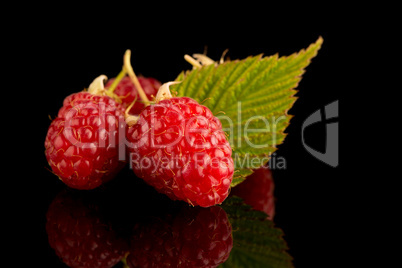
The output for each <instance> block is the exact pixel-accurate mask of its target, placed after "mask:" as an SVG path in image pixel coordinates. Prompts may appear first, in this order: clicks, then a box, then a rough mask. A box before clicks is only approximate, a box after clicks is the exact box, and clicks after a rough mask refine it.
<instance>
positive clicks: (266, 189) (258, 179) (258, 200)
mask: <svg viewBox="0 0 402 268" xmlns="http://www.w3.org/2000/svg"><path fill="white" fill-rule="evenodd" d="M231 194H233V195H237V196H238V197H241V198H242V199H243V200H244V202H245V203H246V204H248V205H250V206H252V207H253V208H254V209H255V210H259V211H263V212H265V213H266V214H267V215H268V219H270V220H272V219H273V218H274V214H275V198H274V181H273V179H272V172H271V170H270V169H269V168H268V167H260V168H259V169H257V170H255V171H254V173H253V174H251V175H250V176H248V177H247V178H246V180H245V181H244V182H242V183H240V184H239V185H237V186H236V187H234V188H233V189H232V192H231Z"/></svg>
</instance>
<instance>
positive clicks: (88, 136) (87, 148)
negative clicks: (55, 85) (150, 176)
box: [45, 92, 124, 189]
mask: <svg viewBox="0 0 402 268" xmlns="http://www.w3.org/2000/svg"><path fill="white" fill-rule="evenodd" d="M123 120H124V109H123V107H122V106H121V105H120V104H118V103H117V102H116V101H114V100H113V99H112V98H110V97H108V96H101V95H95V94H92V93H89V92H80V93H75V94H72V95H70V96H68V97H67V98H65V99H64V103H63V107H62V108H61V109H60V110H59V113H58V117H57V118H56V119H54V120H53V122H52V123H51V124H50V127H49V129H48V132H47V136H46V140H45V148H46V151H45V154H46V158H47V161H48V163H49V165H50V167H51V168H52V171H53V173H54V174H56V175H57V176H58V177H59V178H60V180H62V181H63V182H64V183H65V184H66V185H68V186H70V187H72V188H76V189H93V188H96V187H98V186H99V185H101V184H102V183H104V182H106V181H108V180H110V179H111V178H112V177H113V175H114V174H115V173H116V172H117V170H118V169H119V168H121V167H122V165H123V164H122V163H121V162H119V161H118V158H119V156H118V148H119V135H118V132H119V127H120V125H119V124H120V122H122V121H123Z"/></svg>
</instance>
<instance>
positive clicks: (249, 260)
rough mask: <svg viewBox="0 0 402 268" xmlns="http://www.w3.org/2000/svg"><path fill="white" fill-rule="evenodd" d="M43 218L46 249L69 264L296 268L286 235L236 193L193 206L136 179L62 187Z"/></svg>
mask: <svg viewBox="0 0 402 268" xmlns="http://www.w3.org/2000/svg"><path fill="white" fill-rule="evenodd" d="M46 216H47V223H46V231H47V235H48V241H49V245H50V247H51V248H52V249H53V251H54V252H55V254H56V255H57V256H58V257H59V259H60V260H61V261H62V262H63V263H64V264H65V265H67V266H69V267H92V268H95V267H217V266H219V267H221V266H222V267H293V265H292V262H291V257H290V256H289V255H288V254H287V252H286V250H287V246H286V243H285V241H284V240H283V239H282V236H283V233H282V231H281V230H279V229H277V228H275V227H274V224H273V222H272V221H269V220H267V215H266V214H265V213H263V212H260V211H255V210H253V209H252V208H251V207H250V206H248V205H246V204H245V203H244V202H243V201H242V199H240V198H238V197H235V196H231V197H229V198H228V199H227V200H226V201H225V202H224V203H223V204H222V205H221V206H214V207H210V208H200V207H191V206H189V205H188V204H187V203H184V202H180V201H171V200H169V199H168V198H167V197H165V196H164V195H161V194H158V193H156V192H155V191H154V190H153V189H152V188H151V187H149V186H147V185H145V184H144V183H142V182H141V181H137V180H135V178H134V179H133V180H130V181H129V182H128V184H127V183H126V182H125V181H123V182H122V183H121V182H118V183H115V184H112V185H107V187H104V188H102V189H99V190H95V191H85V192H82V191H76V190H69V189H65V190H63V191H62V192H61V193H59V194H58V195H57V196H56V197H55V198H54V200H53V201H52V202H51V204H50V205H49V208H48V212H47V215H46Z"/></svg>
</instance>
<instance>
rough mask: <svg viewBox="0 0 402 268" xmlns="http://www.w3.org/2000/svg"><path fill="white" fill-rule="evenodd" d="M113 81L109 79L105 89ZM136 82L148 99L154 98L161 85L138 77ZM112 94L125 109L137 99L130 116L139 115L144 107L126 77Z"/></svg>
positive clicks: (156, 81)
mask: <svg viewBox="0 0 402 268" xmlns="http://www.w3.org/2000/svg"><path fill="white" fill-rule="evenodd" d="M114 80H115V78H112V79H109V80H108V82H107V83H106V86H105V87H106V88H109V87H110V86H111V84H112V83H113V81H114ZM138 81H139V82H140V85H141V87H142V89H143V90H144V92H145V94H146V95H147V97H148V99H152V98H151V97H152V96H156V93H157V92H158V89H159V87H160V86H161V83H160V82H159V81H158V80H156V79H154V78H146V77H143V76H139V77H138ZM114 94H116V95H117V96H118V97H119V98H120V99H121V101H122V105H123V107H124V108H127V107H128V106H129V105H130V104H131V103H132V102H133V101H134V100H135V99H136V98H137V101H136V103H135V104H134V106H133V107H132V108H131V109H130V110H129V112H128V113H129V114H131V115H138V114H140V112H141V110H142V109H143V108H144V107H145V106H144V104H143V103H142V101H141V98H140V96H139V94H138V91H137V89H136V87H135V86H134V84H133V82H132V81H131V79H130V77H128V76H126V77H124V78H123V79H121V80H120V82H119V84H118V85H117V86H116V88H115V90H114Z"/></svg>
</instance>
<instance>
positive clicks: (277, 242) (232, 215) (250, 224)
mask: <svg viewBox="0 0 402 268" xmlns="http://www.w3.org/2000/svg"><path fill="white" fill-rule="evenodd" d="M222 208H223V209H224V210H225V212H226V213H227V215H228V219H229V221H230V224H231V225H232V230H233V231H232V235H233V248H232V251H231V252H230V255H229V258H228V260H227V261H226V262H225V263H223V264H222V265H221V266H219V267H264V268H290V267H293V263H292V257H291V256H290V255H289V254H288V253H287V250H288V247H287V244H286V242H285V240H284V239H283V232H282V230H280V229H278V228H276V227H275V226H274V223H273V222H272V221H270V220H268V219H267V215H266V214H265V213H264V212H260V211H256V210H253V209H252V208H251V207H250V206H248V205H246V204H244V202H243V200H242V199H241V198H239V197H236V196H232V197H229V198H228V199H226V201H225V202H223V204H222Z"/></svg>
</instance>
